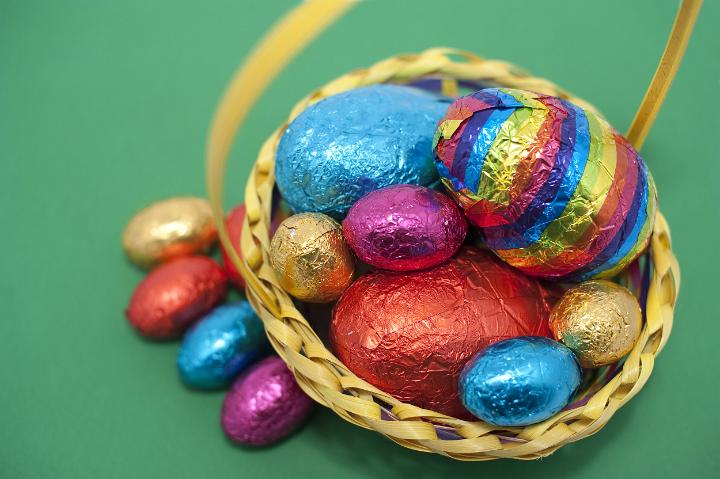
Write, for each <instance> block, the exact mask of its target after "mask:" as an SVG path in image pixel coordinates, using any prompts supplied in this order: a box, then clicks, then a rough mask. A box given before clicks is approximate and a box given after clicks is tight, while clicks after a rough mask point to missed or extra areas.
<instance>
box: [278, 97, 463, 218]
mask: <svg viewBox="0 0 720 479" xmlns="http://www.w3.org/2000/svg"><path fill="white" fill-rule="evenodd" d="M449 102H450V100H449V99H447V98H444V97H440V96H437V95H433V94H430V93H426V92H424V91H422V90H419V89H416V88H411V87H404V86H397V85H374V86H369V87H364V88H358V89H355V90H350V91H347V92H344V93H340V94H338V95H334V96H331V97H328V98H325V99H324V100H322V101H320V102H318V103H316V104H314V105H311V106H309V107H308V108H307V109H306V110H305V111H303V112H302V113H301V114H300V115H298V117H297V118H295V119H294V120H293V121H292V123H290V125H289V126H288V128H287V130H286V131H285V133H284V134H283V136H282V138H281V140H280V144H279V145H278V150H277V155H276V161H275V177H276V180H277V185H278V188H279V189H280V192H281V193H282V195H283V197H284V198H285V200H286V201H287V202H288V204H289V205H290V207H291V208H292V210H293V211H295V212H319V213H325V214H327V215H330V216H331V217H333V218H335V219H338V220H341V219H342V218H344V217H345V215H346V213H347V211H348V209H349V208H350V207H351V206H352V205H353V203H355V202H356V201H357V200H358V199H360V198H362V197H363V196H365V195H366V194H367V193H369V192H371V191H373V190H376V189H378V188H382V187H383V186H389V185H394V184H415V185H425V186H427V185H430V184H432V183H433V182H434V181H436V180H437V178H438V176H437V171H436V169H435V165H434V162H433V154H432V136H433V132H434V131H435V126H436V125H437V122H438V120H440V118H441V117H442V116H443V114H444V113H445V110H446V108H447V106H448V104H449Z"/></svg>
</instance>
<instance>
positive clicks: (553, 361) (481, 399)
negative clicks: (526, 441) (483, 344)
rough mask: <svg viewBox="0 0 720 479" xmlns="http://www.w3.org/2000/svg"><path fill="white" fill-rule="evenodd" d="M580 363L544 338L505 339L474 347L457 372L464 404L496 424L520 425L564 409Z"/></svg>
mask: <svg viewBox="0 0 720 479" xmlns="http://www.w3.org/2000/svg"><path fill="white" fill-rule="evenodd" d="M580 380H581V372H580V366H579V365H578V363H577V361H576V360H575V356H574V355H573V353H572V351H570V350H569V349H568V348H567V347H565V346H564V345H562V344H560V343H558V342H556V341H553V340H551V339H548V338H543V337H535V336H523V337H519V338H513V339H507V340H505V341H501V342H499V343H495V344H493V345H492V346H489V347H488V348H486V349H485V350H483V351H480V352H479V353H478V354H476V355H475V357H474V358H473V359H471V360H470V361H469V362H468V364H467V365H466V366H465V368H464V369H463V372H462V374H461V375H460V387H459V389H460V400H461V401H462V403H463V405H464V406H465V408H466V409H467V410H468V411H470V412H471V413H472V414H473V415H475V416H477V417H478V418H480V419H482V420H483V421H485V422H488V423H490V424H494V425H497V426H526V425H528V424H534V423H536V422H540V421H544V420H545V419H548V418H549V417H551V416H553V415H554V414H555V413H557V412H558V411H560V410H561V409H562V408H564V407H565V406H566V405H567V404H568V403H569V402H570V400H571V399H572V397H573V395H574V394H575V391H576V389H577V388H578V386H579V385H580Z"/></svg>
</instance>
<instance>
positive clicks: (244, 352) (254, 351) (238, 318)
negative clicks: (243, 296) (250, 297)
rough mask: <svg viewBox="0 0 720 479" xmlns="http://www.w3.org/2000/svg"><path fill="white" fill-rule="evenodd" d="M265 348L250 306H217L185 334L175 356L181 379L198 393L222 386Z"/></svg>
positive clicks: (259, 328)
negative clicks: (200, 390) (197, 390)
mask: <svg viewBox="0 0 720 479" xmlns="http://www.w3.org/2000/svg"><path fill="white" fill-rule="evenodd" d="M267 346H268V343H267V339H266V338H265V332H264V331H263V326H262V321H260V318H258V317H257V315H256V314H255V311H253V309H252V307H251V306H250V303H248V302H247V301H245V300H243V301H239V302H237V303H232V304H226V305H223V306H218V307H217V308H215V309H213V310H212V311H211V312H210V313H208V314H207V315H205V316H203V317H202V318H201V319H200V320H199V321H198V322H197V323H195V325H193V327H192V328H190V330H189V331H188V332H187V333H186V334H185V337H184V338H183V342H182V344H181V345H180V349H179V351H178V356H177V367H178V371H179V373H180V378H181V379H182V381H183V382H184V383H185V384H186V385H187V386H190V387H194V388H198V389H213V388H219V387H222V386H225V385H226V384H227V383H228V381H230V380H232V379H233V378H234V377H235V376H236V375H237V374H238V373H239V372H240V371H242V370H243V369H244V368H245V367H247V366H248V365H250V364H251V363H252V362H253V361H255V360H256V359H258V358H259V357H260V355H261V354H262V353H263V351H264V350H266V348H267Z"/></svg>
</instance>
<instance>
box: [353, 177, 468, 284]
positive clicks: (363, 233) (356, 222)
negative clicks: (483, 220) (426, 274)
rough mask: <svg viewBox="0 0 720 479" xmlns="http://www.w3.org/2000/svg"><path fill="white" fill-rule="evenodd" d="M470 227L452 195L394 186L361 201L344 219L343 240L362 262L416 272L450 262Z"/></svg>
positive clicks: (379, 266)
mask: <svg viewBox="0 0 720 479" xmlns="http://www.w3.org/2000/svg"><path fill="white" fill-rule="evenodd" d="M467 228H468V226H467V222H466V221H465V217H464V216H463V214H462V212H461V211H460V209H459V208H458V206H457V205H456V204H455V202H454V201H453V200H452V199H450V198H449V197H447V196H445V195H443V194H442V193H438V192H437V191H434V190H431V189H430V188H426V187H424V186H414V185H395V186H388V187H387V188H382V189H379V190H375V191H373V192H371V193H369V194H368V195H366V196H364V197H363V198H361V199H360V200H358V201H357V202H356V203H355V204H354V205H353V206H352V208H350V211H349V212H348V215H347V217H346V218H345V220H344V221H343V236H344V237H345V240H346V241H347V243H348V245H349V246H350V248H352V250H353V251H354V252H355V254H356V255H357V256H358V258H360V259H361V260H362V261H364V262H366V263H368V264H370V265H373V266H376V267H378V268H383V269H389V270H393V271H412V270H418V269H424V268H429V267H431V266H435V265H438V264H440V263H442V262H444V261H446V260H447V259H449V258H450V257H451V256H452V255H453V254H455V252H456V251H457V250H458V248H459V247H460V245H461V244H462V242H463V240H464V239H465V235H466V234H467Z"/></svg>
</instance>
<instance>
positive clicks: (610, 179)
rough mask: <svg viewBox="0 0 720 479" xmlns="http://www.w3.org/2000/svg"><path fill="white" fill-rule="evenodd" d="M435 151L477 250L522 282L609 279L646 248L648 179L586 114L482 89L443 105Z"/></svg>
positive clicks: (652, 199)
mask: <svg viewBox="0 0 720 479" xmlns="http://www.w3.org/2000/svg"><path fill="white" fill-rule="evenodd" d="M434 145H435V152H436V155H437V157H436V158H437V161H436V163H437V166H438V170H439V172H440V175H441V177H442V180H443V183H444V184H445V186H446V187H447V188H448V190H449V191H450V192H451V193H452V194H453V196H454V197H455V199H456V201H457V202H458V203H459V204H460V205H461V206H462V207H463V208H464V210H465V213H466V215H467V217H468V219H469V220H470V222H471V223H473V224H474V225H476V226H477V227H478V228H479V230H480V236H481V238H482V241H483V242H484V244H486V245H487V246H488V247H489V248H491V249H492V250H494V251H495V252H496V253H497V254H498V255H499V256H500V257H501V258H502V259H503V260H505V261H506V262H508V263H509V264H511V265H512V266H515V267H516V268H519V269H521V270H522V271H523V272H524V273H526V274H530V275H533V276H539V277H544V278H548V279H556V280H560V281H581V280H585V279H589V278H599V277H602V278H606V277H612V276H614V275H616V274H617V273H618V272H620V271H621V270H622V269H623V268H625V267H626V266H627V265H628V264H629V263H630V262H631V261H632V260H633V259H635V258H636V257H637V256H638V255H639V254H640V253H641V252H642V251H643V249H644V248H645V247H646V246H647V244H648V242H649V238H650V234H651V233H652V226H653V221H654V218H655V213H656V201H657V200H656V191H655V184H654V182H653V180H652V176H651V175H650V173H649V171H648V170H647V167H646V165H645V163H644V162H643V160H642V159H641V158H640V156H639V155H638V154H637V152H636V151H635V150H634V149H633V148H632V146H631V145H630V144H629V143H628V142H627V140H625V138H623V137H622V136H621V135H620V134H619V133H618V132H617V131H615V130H614V129H613V128H612V127H611V126H610V125H609V124H608V123H607V122H606V121H605V120H604V119H602V118H600V117H599V116H597V115H595V114H594V113H592V112H590V111H587V110H583V109H582V108H580V107H578V106H576V105H573V104H571V103H569V102H567V101H565V100H561V99H559V98H555V97H550V96H546V95H539V94H535V93H530V92H523V91H520V90H511V89H504V88H501V89H486V90H481V91H479V92H475V93H473V94H471V95H468V96H465V97H462V98H460V99H458V100H456V102H455V103H453V104H452V105H451V106H450V108H449V109H448V112H447V114H446V116H445V118H444V119H443V120H441V122H440V124H439V126H438V129H437V131H436V134H435V139H434Z"/></svg>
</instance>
